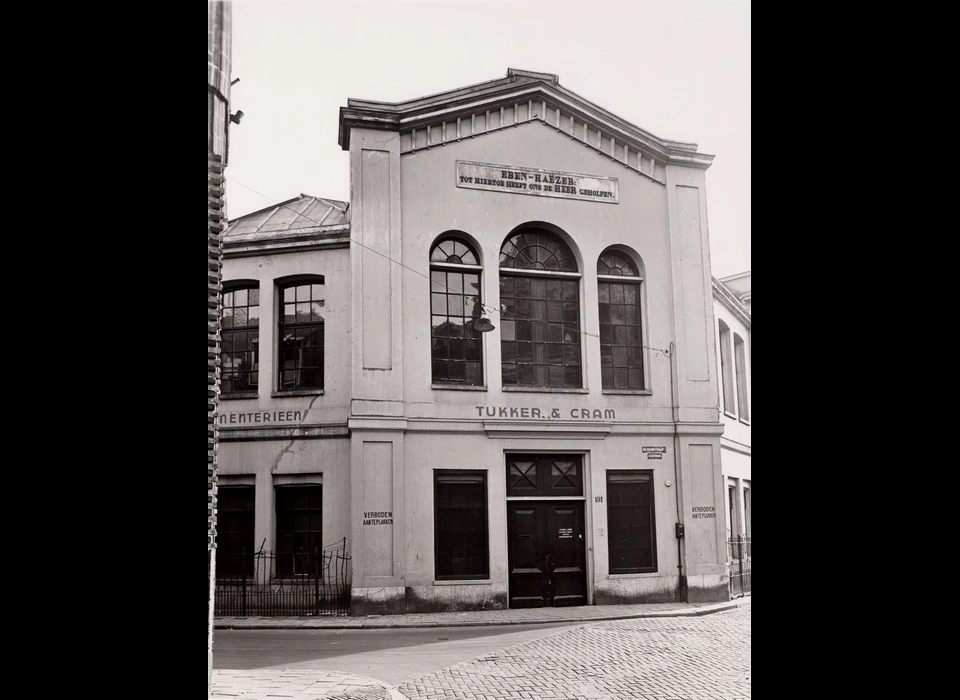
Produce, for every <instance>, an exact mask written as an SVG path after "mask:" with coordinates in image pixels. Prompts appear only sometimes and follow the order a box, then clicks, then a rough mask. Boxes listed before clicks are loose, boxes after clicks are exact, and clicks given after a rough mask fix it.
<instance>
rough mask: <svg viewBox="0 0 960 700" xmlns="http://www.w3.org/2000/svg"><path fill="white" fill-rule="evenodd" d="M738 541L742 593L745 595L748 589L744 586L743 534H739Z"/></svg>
mask: <svg viewBox="0 0 960 700" xmlns="http://www.w3.org/2000/svg"><path fill="white" fill-rule="evenodd" d="M737 542H738V543H739V545H740V595H744V593H745V590H746V589H745V588H744V587H743V535H737Z"/></svg>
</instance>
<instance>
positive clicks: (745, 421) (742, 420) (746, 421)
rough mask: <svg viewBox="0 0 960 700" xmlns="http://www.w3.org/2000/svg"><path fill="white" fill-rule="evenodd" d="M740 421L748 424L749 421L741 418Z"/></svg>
mask: <svg viewBox="0 0 960 700" xmlns="http://www.w3.org/2000/svg"><path fill="white" fill-rule="evenodd" d="M740 422H741V423H743V424H744V425H750V421H748V420H744V419H743V418H741V419H740Z"/></svg>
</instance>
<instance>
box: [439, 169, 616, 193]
mask: <svg viewBox="0 0 960 700" xmlns="http://www.w3.org/2000/svg"><path fill="white" fill-rule="evenodd" d="M456 184H457V187H464V188H468V189H475V190H490V191H493V192H509V193H512V194H530V195H535V196H537V197H562V198H565V199H582V200H586V201H588V202H607V203H609V204H619V202H620V189H619V182H618V181H617V178H615V177H599V176H596V175H584V174H583V173H568V172H563V171H560V170H537V169H534V168H520V167H517V166H514V165H495V164H493V163H473V162H470V161H465V160H458V161H457V183H456Z"/></svg>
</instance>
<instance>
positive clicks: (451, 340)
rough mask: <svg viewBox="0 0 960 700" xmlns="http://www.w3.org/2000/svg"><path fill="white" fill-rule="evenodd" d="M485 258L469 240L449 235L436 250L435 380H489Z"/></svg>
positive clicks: (467, 382) (432, 262) (432, 254)
mask: <svg viewBox="0 0 960 700" xmlns="http://www.w3.org/2000/svg"><path fill="white" fill-rule="evenodd" d="M482 269H483V268H482V267H481V266H480V256H479V255H477V251H476V250H475V249H474V248H473V246H472V245H471V244H470V243H469V242H467V240H466V239H465V238H462V237H457V236H456V235H445V236H442V237H440V238H439V239H437V242H436V243H434V244H433V247H432V248H431V249H430V314H431V324H430V343H431V350H430V356H431V359H432V362H433V383H434V384H459V385H470V386H480V385H482V384H483V343H482V340H481V337H480V335H481V334H480V331H478V330H477V329H476V328H475V327H474V321H475V320H476V319H479V318H480V316H482V313H481V308H482V307H481V305H480V304H481V299H480V272H481V270H482Z"/></svg>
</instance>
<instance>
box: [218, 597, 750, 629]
mask: <svg viewBox="0 0 960 700" xmlns="http://www.w3.org/2000/svg"><path fill="white" fill-rule="evenodd" d="M749 600H750V597H749V596H747V597H745V598H738V599H736V600H731V601H729V602H725V603H650V604H637V605H581V606H571V607H564V608H527V609H522V610H472V611H469V612H440V613H411V614H409V615H367V616H365V617H323V616H321V617H226V616H225V617H216V618H214V622H213V626H214V628H215V629H388V628H395V627H465V626H468V625H529V624H539V623H544V622H595V621H599V620H627V619H632V618H641V617H691V616H695V615H709V614H710V613H714V612H720V611H721V610H730V609H732V608H735V607H737V606H738V605H743V604H744V603H745V602H746V601H749Z"/></svg>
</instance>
